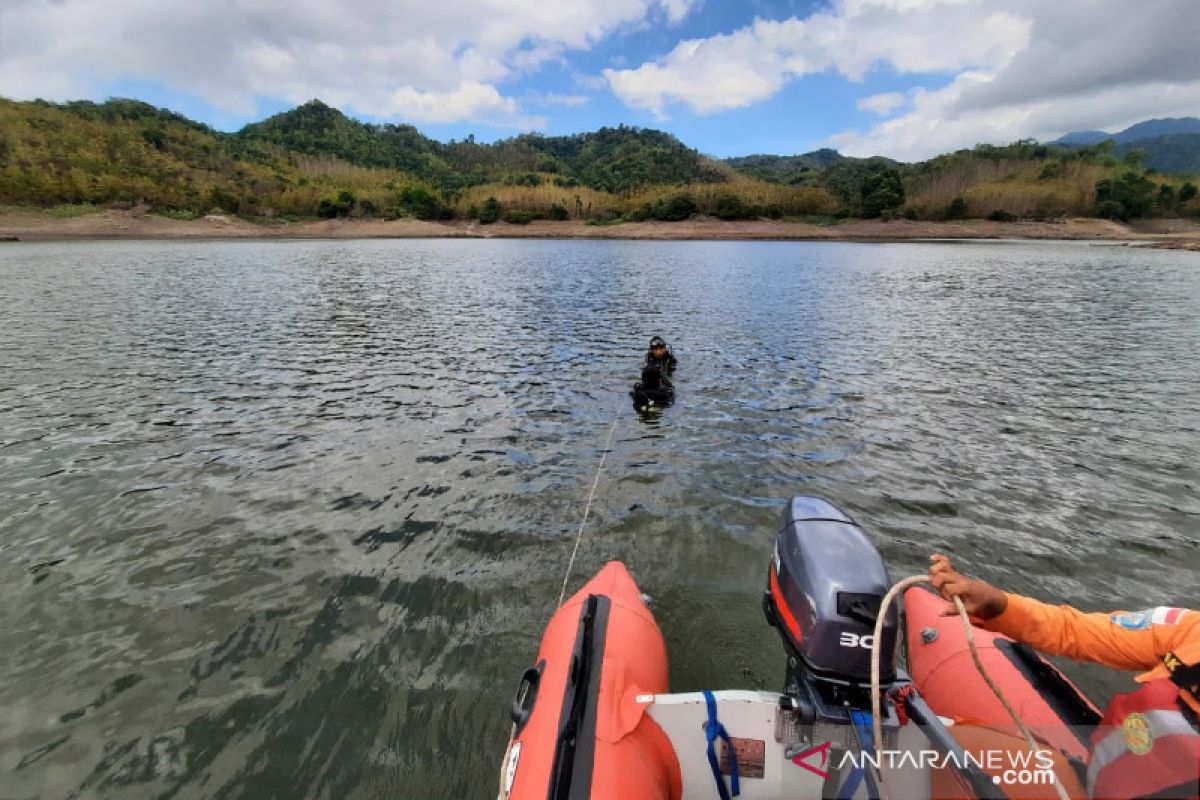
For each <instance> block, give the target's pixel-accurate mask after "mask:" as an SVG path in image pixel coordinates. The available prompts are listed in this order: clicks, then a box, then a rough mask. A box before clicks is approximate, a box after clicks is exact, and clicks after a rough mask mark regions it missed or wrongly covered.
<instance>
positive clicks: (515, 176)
mask: <svg viewBox="0 0 1200 800" xmlns="http://www.w3.org/2000/svg"><path fill="white" fill-rule="evenodd" d="M1197 140H1200V134H1192V133H1175V134H1170V135H1164V136H1160V137H1157V138H1153V139H1142V140H1139V141H1138V142H1137V144H1138V146H1139V148H1144V147H1145V146H1146V143H1151V145H1152V149H1153V150H1154V151H1155V152H1156V153H1158V154H1159V156H1158V157H1159V158H1163V159H1169V163H1170V164H1171V169H1172V170H1175V169H1179V170H1189V169H1193V168H1195V167H1197V166H1200V165H1198V164H1197V162H1196V160H1195V159H1194V158H1193V151H1194V148H1195V147H1196V146H1197V144H1200V142H1198V141H1197ZM1147 162H1148V163H1149V164H1150V166H1154V165H1155V164H1156V163H1164V162H1156V161H1152V160H1151V159H1149V158H1147ZM1160 169H1165V168H1160ZM1197 171H1200V170H1197ZM1197 202H1198V201H1197V200H1196V198H1195V187H1194V185H1192V184H1191V183H1190V182H1188V181H1187V180H1185V179H1180V178H1173V177H1166V176H1161V175H1155V174H1152V173H1147V172H1146V170H1145V169H1144V168H1143V167H1142V165H1141V162H1140V161H1139V160H1138V158H1137V157H1136V156H1134V155H1129V154H1122V152H1120V150H1119V149H1118V148H1117V146H1115V145H1113V144H1112V143H1108V142H1105V143H1101V144H1097V145H1090V146H1084V147H1067V146H1047V145H1038V144H1036V143H1033V142H1018V143H1016V144H1013V145H1010V146H1007V147H991V146H986V145H981V146H979V147H976V148H974V149H973V150H963V151H959V152H957V153H952V154H947V155H945V156H939V157H938V158H935V159H931V160H930V161H927V162H922V163H919V164H900V163H898V162H895V161H891V160H889V159H885V158H869V159H858V158H847V157H845V156H842V155H840V154H839V153H837V152H836V151H833V150H818V151H815V152H813V153H806V154H803V155H798V156H773V155H756V156H747V157H744V158H737V159H729V160H728V161H726V162H720V161H715V160H713V159H711V158H708V157H706V156H704V155H702V154H701V153H699V152H697V151H696V150H695V149H693V148H690V147H688V146H687V145H685V144H684V143H682V142H680V141H679V140H678V139H677V138H675V137H674V136H671V135H670V134H667V133H664V132H661V131H655V130H648V129H642V128H634V127H627V126H619V127H615V128H602V129H600V130H598V131H593V132H589V133H580V134H575V135H572V136H541V135H537V134H525V135H521V136H516V137H513V138H510V139H504V140H501V141H498V142H495V143H493V144H480V143H478V142H476V141H475V140H474V139H473V138H471V137H468V138H467V139H465V140H462V141H450V142H438V141H436V140H434V139H430V138H428V137H426V136H425V135H423V134H422V133H421V132H420V131H418V130H417V129H416V128H414V127H412V126H411V125H390V124H388V125H374V124H368V123H363V122H360V121H358V120H354V119H351V118H349V117H347V116H345V115H344V114H342V113H341V112H340V111H338V110H336V109H334V108H331V107H329V106H327V105H325V104H324V103H321V102H320V101H317V100H313V101H311V102H308V103H305V104H304V105H301V106H298V107H297V108H294V109H292V110H290V111H287V112H284V113H282V114H277V115H275V116H273V117H270V118H268V119H265V120H263V121H262V122H257V123H253V124H251V125H247V126H246V127H245V128H243V129H242V130H240V131H238V132H236V133H222V132H220V131H215V130H213V129H211V128H209V127H208V126H206V125H202V124H200V123H197V122H194V121H192V120H189V119H187V118H185V117H183V116H181V115H179V114H176V113H174V112H171V111H169V110H166V109H158V108H154V107H153V106H150V105H148V104H146V103H141V102H138V101H135V100H121V99H114V100H109V101H107V102H105V103H91V102H72V103H64V104H53V103H47V102H43V101H35V102H26V103H22V102H13V101H9V100H3V99H0V203H2V204H9V205H15V206H26V207H28V206H40V207H52V206H58V205H64V204H66V205H70V206H72V207H73V208H76V209H80V210H87V209H88V208H93V207H102V206H115V207H126V208H132V207H140V208H143V209H147V210H150V211H153V212H156V213H162V214H167V215H170V216H178V217H188V216H195V215H199V214H204V213H207V212H209V211H211V210H214V209H217V210H220V211H224V212H230V213H237V214H241V215H244V216H247V217H256V218H270V217H283V218H291V217H311V216H314V215H315V216H326V217H332V216H349V215H355V216H383V217H397V216H415V217H419V218H422V219H432V218H451V217H472V218H479V219H481V220H483V221H489V220H491V219H495V218H497V217H499V216H501V215H504V216H505V218H506V219H509V220H510V221H514V222H521V221H526V220H528V219H530V218H536V217H539V216H549V217H552V218H559V219H561V218H567V217H576V218H585V219H589V220H595V221H616V220H621V219H664V220H670V219H679V218H683V217H686V216H688V215H690V214H692V213H702V214H712V215H715V216H718V217H721V218H724V219H734V218H748V217H759V216H772V217H779V216H806V215H820V216H822V217H828V216H831V215H832V216H867V217H877V216H882V217H892V216H899V217H907V218H923V219H940V218H945V217H955V216H964V215H966V216H994V217H996V218H999V219H1007V218H1022V217H1026V218H1038V219H1046V218H1054V217H1061V216H1066V215H1073V216H1081V215H1088V214H1093V213H1100V214H1103V215H1105V216H1123V217H1124V216H1139V215H1145V214H1149V213H1155V214H1165V215H1170V214H1191V213H1195V212H1196V211H1197V210H1200V209H1197Z"/></svg>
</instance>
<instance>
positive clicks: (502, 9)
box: [0, 0, 696, 127]
mask: <svg viewBox="0 0 1200 800" xmlns="http://www.w3.org/2000/svg"><path fill="white" fill-rule="evenodd" d="M695 5H696V2H695V0H605V2H603V3H596V2H593V1H592V0H556V2H553V3H547V2H537V0H438V1H437V2H433V3H430V2H421V1H419V0H399V1H397V0H359V2H356V3H355V4H354V6H353V8H350V7H346V6H343V5H339V4H336V3H325V2H313V1H312V0H308V1H302V0H209V1H208V2H205V3H196V2H189V0H105V2H98V1H97V0H57V1H56V2H53V3H47V2H44V1H43V0H4V10H3V11H2V12H0V95H4V96H7V97H13V98H17V99H30V98H34V97H42V98H45V99H49V100H64V99H74V98H80V97H90V96H95V93H96V92H97V91H100V87H103V86H104V85H105V84H106V83H108V82H111V81H119V80H133V81H151V82H156V83H160V84H164V85H165V86H166V87H168V88H169V89H171V90H173V91H178V92H182V93H187V94H190V95H192V96H195V97H198V98H200V99H202V100H204V101H206V102H207V103H209V104H211V105H212V106H214V107H215V108H217V109H219V110H222V111H226V112H236V113H240V114H247V113H253V111H254V109H255V108H256V106H257V103H258V101H259V100H260V99H263V98H271V99H275V100H283V101H286V102H293V103H299V102H303V101H305V100H308V99H311V98H313V97H319V98H321V99H323V100H325V101H326V102H329V103H331V104H333V105H337V106H339V107H342V108H346V109H353V110H354V111H356V112H358V113H362V114H367V115H373V116H379V115H383V114H384V113H388V112H389V111H390V113H394V114H403V113H409V112H411V113H415V114H418V115H422V117H421V119H422V120H425V121H444V122H449V121H454V120H461V119H469V120H479V121H484V122H490V123H492V124H503V125H509V126H514V127H525V126H529V125H532V124H536V123H537V122H538V118H537V117H531V116H527V115H524V114H522V113H520V109H519V108H518V105H517V102H516V100H514V99H513V98H510V97H505V96H504V95H503V94H502V93H501V89H500V86H501V85H502V84H503V82H504V81H506V80H511V79H514V78H517V77H520V76H521V75H522V74H525V73H528V72H531V71H534V70H537V69H539V68H540V67H542V66H543V65H545V64H546V63H547V62H549V61H552V60H554V59H558V58H561V57H562V56H563V54H564V53H566V52H567V51H570V50H576V49H582V48H586V47H589V46H590V45H592V44H593V43H595V42H597V41H599V40H601V39H603V38H605V37H607V36H610V35H612V34H613V33H615V32H617V31H619V30H621V29H623V28H624V27H626V26H629V25H636V24H644V23H646V22H647V21H648V20H650V19H659V20H662V19H666V20H669V21H678V20H680V19H682V18H683V17H684V16H686V14H688V13H689V12H690V11H691V10H692V9H693V8H694V7H695ZM455 114H459V115H461V116H455ZM476 115H482V116H476ZM411 119H412V120H414V121H420V120H418V118H417V117H416V116H414V117H411Z"/></svg>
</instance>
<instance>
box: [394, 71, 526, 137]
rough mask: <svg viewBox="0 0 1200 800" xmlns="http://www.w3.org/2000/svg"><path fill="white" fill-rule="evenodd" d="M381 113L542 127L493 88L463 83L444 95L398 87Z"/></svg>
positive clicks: (424, 119)
mask: <svg viewBox="0 0 1200 800" xmlns="http://www.w3.org/2000/svg"><path fill="white" fill-rule="evenodd" d="M388 101H389V102H388V105H387V107H386V109H385V111H386V112H387V113H388V114H389V115H395V116H397V117H399V118H400V119H403V120H408V121H411V122H455V121H456V120H460V119H471V120H477V121H480V122H484V123H488V124H495V125H504V126H511V127H515V128H524V129H532V128H542V127H545V125H546V120H545V119H543V118H541V117H525V116H522V114H521V110H520V108H518V106H517V101H516V100H514V99H512V98H511V97H503V96H501V94H500V92H499V91H497V90H496V87H495V86H492V85H490V84H486V83H480V82H478V81H463V82H462V83H460V84H459V85H458V86H456V87H455V88H454V89H452V90H450V91H448V92H426V91H422V90H420V89H417V88H414V87H412V86H401V87H400V88H399V89H396V90H395V91H393V92H392V94H391V96H390V97H389V98H388Z"/></svg>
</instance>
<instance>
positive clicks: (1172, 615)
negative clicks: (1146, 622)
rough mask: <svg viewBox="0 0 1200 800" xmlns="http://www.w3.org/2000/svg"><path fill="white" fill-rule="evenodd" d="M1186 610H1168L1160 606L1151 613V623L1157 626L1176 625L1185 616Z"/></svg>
mask: <svg viewBox="0 0 1200 800" xmlns="http://www.w3.org/2000/svg"><path fill="white" fill-rule="evenodd" d="M1186 610H1187V609H1185V608H1168V607H1166V606H1159V607H1158V608H1155V609H1152V610H1151V611H1150V621H1151V622H1153V623H1154V624H1155V625H1175V624H1177V623H1178V622H1179V618H1180V617H1182V616H1183V612H1184V611H1186Z"/></svg>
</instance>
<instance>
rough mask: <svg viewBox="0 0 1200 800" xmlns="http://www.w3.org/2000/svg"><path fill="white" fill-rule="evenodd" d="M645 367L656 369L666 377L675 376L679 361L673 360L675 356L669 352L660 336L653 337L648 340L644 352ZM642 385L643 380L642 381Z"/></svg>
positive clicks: (668, 347)
mask: <svg viewBox="0 0 1200 800" xmlns="http://www.w3.org/2000/svg"><path fill="white" fill-rule="evenodd" d="M645 365H646V366H647V367H658V368H659V369H661V370H662V372H663V374H664V375H665V376H666V377H668V378H669V377H670V376H672V375H674V374H675V367H677V366H678V365H679V361H678V360H677V359H676V358H675V354H674V353H672V352H671V348H670V346H669V345H668V344H667V342H666V340H665V339H663V338H662V337H661V336H655V337H654V338H653V339H651V340H650V347H649V349H648V350H646V364H645ZM642 381H643V383H644V382H645V378H644V377H643V379H642Z"/></svg>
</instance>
